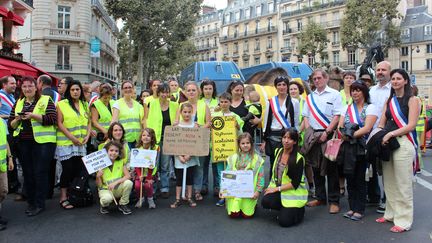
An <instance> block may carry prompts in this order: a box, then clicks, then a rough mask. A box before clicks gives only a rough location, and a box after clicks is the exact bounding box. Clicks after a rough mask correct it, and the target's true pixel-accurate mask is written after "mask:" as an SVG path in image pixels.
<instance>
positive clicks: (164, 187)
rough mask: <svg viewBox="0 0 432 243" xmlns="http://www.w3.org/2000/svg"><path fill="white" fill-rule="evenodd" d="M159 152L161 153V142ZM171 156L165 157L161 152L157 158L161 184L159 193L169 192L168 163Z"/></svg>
mask: <svg viewBox="0 0 432 243" xmlns="http://www.w3.org/2000/svg"><path fill="white" fill-rule="evenodd" d="M159 148H160V151H163V142H162V140H161V141H160V143H159ZM172 158H173V156H172V155H166V154H163V153H162V152H161V155H160V157H159V174H160V182H161V188H160V191H161V192H169V180H170V163H171V161H172Z"/></svg>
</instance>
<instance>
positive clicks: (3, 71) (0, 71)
mask: <svg viewBox="0 0 432 243" xmlns="http://www.w3.org/2000/svg"><path fill="white" fill-rule="evenodd" d="M9 75H11V72H10V70H9V68H7V67H5V66H3V65H0V77H4V76H9Z"/></svg>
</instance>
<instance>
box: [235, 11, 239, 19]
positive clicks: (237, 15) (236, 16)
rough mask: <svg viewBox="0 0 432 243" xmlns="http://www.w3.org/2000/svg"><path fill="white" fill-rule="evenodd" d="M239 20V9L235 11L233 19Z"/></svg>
mask: <svg viewBox="0 0 432 243" xmlns="http://www.w3.org/2000/svg"><path fill="white" fill-rule="evenodd" d="M239 20H240V11H237V12H235V21H239Z"/></svg>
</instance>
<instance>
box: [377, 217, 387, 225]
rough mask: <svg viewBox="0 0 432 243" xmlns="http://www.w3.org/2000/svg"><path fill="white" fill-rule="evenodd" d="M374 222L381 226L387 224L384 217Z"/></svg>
mask: <svg viewBox="0 0 432 243" xmlns="http://www.w3.org/2000/svg"><path fill="white" fill-rule="evenodd" d="M375 222H377V223H380V224H383V223H386V222H388V220H387V219H385V218H384V217H381V218H377V219H375Z"/></svg>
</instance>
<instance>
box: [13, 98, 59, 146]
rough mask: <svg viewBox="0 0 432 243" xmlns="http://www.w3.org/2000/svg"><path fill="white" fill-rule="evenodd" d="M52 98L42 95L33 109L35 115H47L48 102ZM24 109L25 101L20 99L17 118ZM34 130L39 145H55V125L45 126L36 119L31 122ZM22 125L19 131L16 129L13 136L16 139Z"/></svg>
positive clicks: (17, 104) (17, 106)
mask: <svg viewBox="0 0 432 243" xmlns="http://www.w3.org/2000/svg"><path fill="white" fill-rule="evenodd" d="M50 99H51V97H49V96H47V95H42V96H41V97H40V98H39V100H38V101H37V103H36V106H35V108H34V109H33V114H38V115H45V114H46V108H47V106H48V102H49V100H50ZM23 108H24V99H19V100H18V101H17V103H16V107H15V116H18V113H20V112H21V111H22V109H23ZM30 122H31V125H32V130H33V137H34V140H35V141H36V142H37V143H55V142H56V140H57V137H56V128H55V126H54V125H49V126H43V125H42V123H40V122H38V121H36V120H35V119H31V120H30ZM22 129H23V128H22V124H19V125H18V127H17V129H15V131H14V133H13V136H14V137H16V136H18V135H19V134H20V132H21V130H22Z"/></svg>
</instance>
